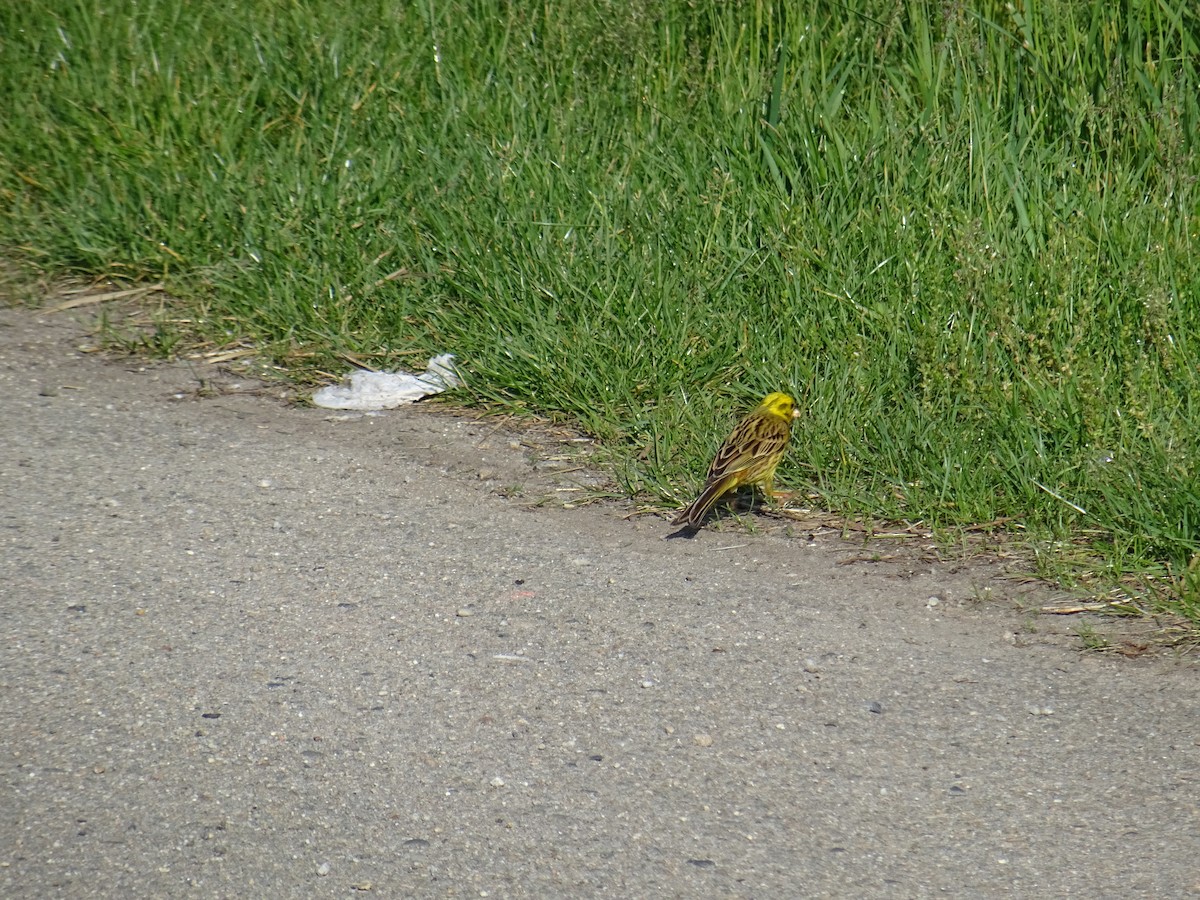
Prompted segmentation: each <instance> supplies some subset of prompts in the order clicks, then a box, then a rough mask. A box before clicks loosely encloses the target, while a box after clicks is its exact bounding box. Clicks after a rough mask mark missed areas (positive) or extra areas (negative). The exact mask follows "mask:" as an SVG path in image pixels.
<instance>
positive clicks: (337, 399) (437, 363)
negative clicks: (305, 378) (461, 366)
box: [313, 353, 463, 410]
mask: <svg viewBox="0 0 1200 900" xmlns="http://www.w3.org/2000/svg"><path fill="white" fill-rule="evenodd" d="M462 383H463V382H462V379H461V378H459V376H458V371H457V370H456V369H455V368H454V354H453V353H443V354H442V355H441V356H435V357H434V358H433V359H431V360H429V365H428V366H427V367H426V369H425V372H424V373H423V374H421V375H412V374H410V373H408V372H367V371H360V372H351V373H350V374H349V375H348V376H346V378H344V379H342V383H341V384H337V385H330V386H329V387H323V388H321V389H320V390H319V391H317V392H316V393H315V394H313V403H315V404H316V405H317V406H323V407H325V409H358V410H374V409H395V408H396V407H397V406H403V405H404V404H405V403H412V402H413V401H414V400H420V399H421V398H422V397H428V396H429V395H430V394H440V393H441V392H442V391H444V390H447V389H448V388H455V387H459V386H461V385H462Z"/></svg>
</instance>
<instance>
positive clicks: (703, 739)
mask: <svg viewBox="0 0 1200 900" xmlns="http://www.w3.org/2000/svg"><path fill="white" fill-rule="evenodd" d="M692 742H693V743H694V744H695V745H696V746H697V747H711V746H712V745H713V739H712V735H711V734H698V735H696V736H695V737H694V738H692Z"/></svg>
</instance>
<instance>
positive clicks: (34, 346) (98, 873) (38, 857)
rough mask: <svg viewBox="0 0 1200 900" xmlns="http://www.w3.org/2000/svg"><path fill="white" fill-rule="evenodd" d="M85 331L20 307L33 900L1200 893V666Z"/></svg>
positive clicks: (464, 428)
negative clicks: (259, 387)
mask: <svg viewBox="0 0 1200 900" xmlns="http://www.w3.org/2000/svg"><path fill="white" fill-rule="evenodd" d="M71 315H72V314H71V313H60V314H53V315H51V314H46V313H41V314H37V313H31V312H27V311H19V310H13V309H8V310H0V414H2V417H3V422H4V427H3V430H2V432H0V435H2V437H0V524H2V525H3V528H2V529H0V540H2V541H3V546H2V547H0V550H2V554H0V594H2V597H3V599H2V601H0V602H2V604H3V605H2V607H0V610H2V616H3V623H4V626H3V636H4V643H3V653H2V655H0V715H2V716H3V721H4V722H5V728H4V729H3V735H2V737H0V759H2V760H3V774H2V776H0V785H2V787H0V809H2V810H3V813H4V814H3V818H2V820H0V894H2V895H3V896H5V897H13V898H16V897H39V898H41V897H56V896H61V897H84V896H101V897H273V898H284V897H313V896H335V897H352V896H376V897H464V896H466V897H482V896H490V897H524V896H536V897H567V896H570V897H594V896H601V895H607V896H609V897H614V898H615V897H651V896H671V897H705V898H708V897H726V896H728V897H783V896H796V897H799V896H804V897H925V896H952V897H979V896H996V895H1012V896H1027V897H1052V896H1081V897H1083V896H1086V897H1122V898H1125V897H1143V896H1144V897H1150V896H1155V897H1177V896H1181V895H1186V894H1188V893H1189V892H1191V893H1193V894H1196V893H1200V744H1198V740H1200V730H1198V728H1197V724H1198V722H1200V717H1198V712H1200V673H1198V672H1197V671H1196V668H1195V666H1194V664H1187V663H1181V662H1176V661H1172V660H1169V659H1157V660H1150V661H1144V660H1140V661H1139V660H1135V661H1129V660H1124V659H1119V658H1112V657H1105V656H1097V655H1085V654H1081V653H1078V652H1076V651H1074V650H1072V649H1070V642H1069V641H1067V640H1064V639H1063V638H1061V637H1059V636H1057V635H1056V634H1055V633H1054V632H1055V629H1058V630H1061V629H1062V627H1063V625H1062V624H1061V623H1060V622H1059V621H1058V620H1055V621H1053V622H1052V621H1049V620H1047V619H1045V618H1040V617H1038V616H1037V615H1036V613H1034V612H1031V611H1029V609H1028V607H1029V606H1030V604H1033V605H1034V606H1036V603H1037V600H1038V595H1037V593H1036V591H1035V592H1034V593H1031V594H1029V595H1025V594H1024V593H1023V592H1024V591H1027V590H1030V588H1028V586H1026V587H1021V586H1020V585H1019V584H1018V583H1017V582H1015V581H1010V580H1005V579H1004V578H1002V577H1001V574H1002V573H1001V572H1000V571H999V570H998V568H997V567H996V566H995V565H990V566H975V565H964V564H957V565H956V564H952V563H945V562H939V561H936V560H934V561H927V560H923V559H922V558H921V557H920V554H919V553H908V554H906V555H903V556H897V557H896V558H894V559H887V558H885V559H883V560H879V561H877V560H876V559H875V557H874V556H873V552H874V551H873V550H872V551H871V552H868V553H862V552H860V550H859V549H857V548H854V547H851V546H849V545H847V544H843V543H841V542H840V541H838V540H837V539H836V537H834V536H830V535H825V534H821V533H817V534H816V535H815V536H813V537H811V538H810V537H809V536H808V535H806V534H797V535H793V536H788V535H787V534H786V533H784V530H783V529H781V528H768V529H767V533H765V534H756V535H747V534H741V533H736V532H730V531H725V532H717V531H713V530H711V529H709V530H706V531H703V532H701V534H700V535H699V536H698V537H696V538H695V539H694V540H691V541H687V540H663V539H662V538H663V536H664V535H665V534H667V533H669V532H670V528H669V527H668V526H667V525H666V524H665V522H664V520H662V519H657V518H650V517H646V518H641V519H633V520H626V519H625V518H624V517H623V512H624V510H623V509H620V508H617V507H616V506H608V507H605V506H591V507H583V508H577V509H570V508H563V504H562V502H561V499H562V498H563V497H570V496H573V494H571V493H570V492H568V491H565V490H563V488H569V487H570V486H571V484H572V481H573V479H577V478H581V477H583V476H582V475H580V474H579V473H571V472H569V471H566V470H568V469H570V468H571V461H570V459H569V457H570V452H569V451H570V448H571V446H572V445H570V444H566V445H563V446H562V447H555V446H552V445H550V444H547V443H545V442H537V443H539V446H538V447H536V448H534V449H531V447H530V446H529V445H530V443H531V442H532V441H531V439H530V438H528V437H526V436H522V435H520V434H517V433H515V432H512V431H510V430H508V429H506V428H498V427H496V426H495V425H494V424H492V423H490V422H479V421H474V420H471V419H467V418H456V417H452V416H450V415H448V414H446V413H443V412H439V411H437V410H431V409H429V408H422V407H419V408H416V409H411V410H408V411H396V412H392V413H389V414H386V415H383V416H368V417H347V416H344V415H330V414H329V413H328V412H327V411H322V410H317V409H310V408H299V407H295V406H288V405H286V404H283V403H281V402H280V401H279V400H278V398H276V397H272V396H271V395H270V392H269V391H266V392H263V391H257V392H246V391H245V389H244V388H239V387H237V386H236V385H235V383H234V382H235V379H232V378H230V377H229V376H221V375H220V374H219V373H215V372H212V371H209V370H206V369H198V368H196V367H195V366H192V365H187V364H178V365H151V364H145V363H139V362H136V361H120V362H112V361H105V360H103V359H100V358H99V357H98V356H97V355H95V354H87V353H82V352H80V351H79V350H78V349H77V348H78V347H79V345H80V344H81V343H82V342H84V341H86V337H84V336H83V335H84V332H83V331H82V330H81V328H80V327H79V326H78V325H76V324H75V323H74V322H73V320H72V319H71ZM198 388H202V389H201V390H198ZM547 440H548V439H547ZM560 451H561V452H560ZM795 452H802V450H800V449H797V451H795ZM556 457H568V458H566V459H557V458H556ZM543 499H546V500H547V502H544V503H539V502H537V501H540V500H543ZM983 596H986V597H989V598H990V599H988V600H987V601H986V602H981V601H980V600H979V599H978V598H980V597H983Z"/></svg>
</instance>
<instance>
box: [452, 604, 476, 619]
mask: <svg viewBox="0 0 1200 900" xmlns="http://www.w3.org/2000/svg"><path fill="white" fill-rule="evenodd" d="M454 614H455V615H456V616H458V617H459V618H460V619H469V618H470V617H471V616H473V615H475V613H473V612H471V610H469V609H467V608H466V607H463V608H462V609H459V610H455V612H454Z"/></svg>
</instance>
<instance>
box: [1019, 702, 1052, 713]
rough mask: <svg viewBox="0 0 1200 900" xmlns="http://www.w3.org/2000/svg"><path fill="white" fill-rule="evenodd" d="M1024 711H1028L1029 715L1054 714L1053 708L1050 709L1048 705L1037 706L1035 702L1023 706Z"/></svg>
mask: <svg viewBox="0 0 1200 900" xmlns="http://www.w3.org/2000/svg"><path fill="white" fill-rule="evenodd" d="M1025 711H1026V712H1028V713H1029V714H1030V715H1031V716H1052V715H1054V710H1053V709H1051V708H1050V707H1049V706H1038V705H1036V704H1030V705H1029V706H1027V707H1025Z"/></svg>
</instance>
